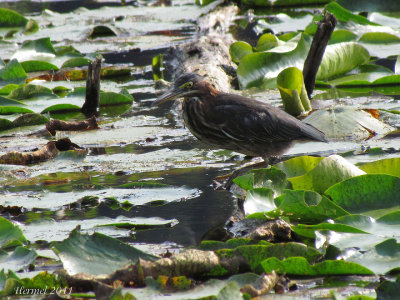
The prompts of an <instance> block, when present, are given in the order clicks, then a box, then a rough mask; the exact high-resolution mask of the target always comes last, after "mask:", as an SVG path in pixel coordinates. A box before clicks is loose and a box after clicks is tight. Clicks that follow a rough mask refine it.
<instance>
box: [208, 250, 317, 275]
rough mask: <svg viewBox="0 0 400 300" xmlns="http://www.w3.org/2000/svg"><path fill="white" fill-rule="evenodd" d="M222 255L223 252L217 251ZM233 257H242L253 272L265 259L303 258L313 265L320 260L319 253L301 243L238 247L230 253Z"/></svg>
mask: <svg viewBox="0 0 400 300" xmlns="http://www.w3.org/2000/svg"><path fill="white" fill-rule="evenodd" d="M216 253H217V254H218V253H221V254H222V253H224V250H222V251H220V252H219V251H217V252H216ZM232 254H233V255H235V254H236V255H241V256H244V257H245V258H246V259H247V260H248V262H249V264H250V267H251V269H252V270H253V271H254V270H256V269H257V267H258V265H259V264H260V263H261V262H262V261H264V260H265V259H267V258H270V257H275V258H277V259H286V258H289V257H293V256H301V257H304V258H305V259H306V260H307V261H308V262H309V263H314V262H316V261H317V260H318V259H320V258H321V256H322V255H321V253H320V252H318V250H316V249H315V248H313V247H308V246H306V245H304V244H301V243H278V244H273V245H245V246H239V247H237V248H236V249H234V250H233V251H232Z"/></svg>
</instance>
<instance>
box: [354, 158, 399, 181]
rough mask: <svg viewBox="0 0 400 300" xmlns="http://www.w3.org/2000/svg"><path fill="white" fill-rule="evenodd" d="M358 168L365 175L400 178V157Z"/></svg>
mask: <svg viewBox="0 0 400 300" xmlns="http://www.w3.org/2000/svg"><path fill="white" fill-rule="evenodd" d="M359 168H360V169H361V170H363V171H365V172H366V173H367V174H387V175H393V176H397V177H400V157H394V158H386V159H381V160H376V161H373V162H369V163H365V164H363V165H361V166H359Z"/></svg>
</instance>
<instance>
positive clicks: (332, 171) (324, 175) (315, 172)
mask: <svg viewBox="0 0 400 300" xmlns="http://www.w3.org/2000/svg"><path fill="white" fill-rule="evenodd" d="M363 174H365V172H364V171H362V170H360V169H359V168H357V167H356V166H355V165H353V164H351V163H350V162H348V161H347V160H346V159H344V158H343V157H341V156H339V155H331V156H329V157H326V158H324V159H323V160H321V162H320V163H319V164H318V165H317V166H316V167H315V168H314V169H312V170H311V171H309V172H307V173H306V174H304V175H301V176H297V177H291V178H289V179H288V180H289V181H290V182H291V183H292V186H293V189H303V190H313V191H316V192H319V193H322V192H324V191H325V190H326V189H327V188H329V187H330V186H332V185H334V184H336V183H338V182H341V181H343V180H345V179H348V178H350V177H354V176H359V175H363Z"/></svg>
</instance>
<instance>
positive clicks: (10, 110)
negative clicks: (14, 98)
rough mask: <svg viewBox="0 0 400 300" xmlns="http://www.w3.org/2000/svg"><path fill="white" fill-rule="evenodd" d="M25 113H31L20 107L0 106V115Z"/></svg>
mask: <svg viewBox="0 0 400 300" xmlns="http://www.w3.org/2000/svg"><path fill="white" fill-rule="evenodd" d="M0 101H1V100H0ZM26 113H33V111H32V110H30V109H27V108H25V107H20V106H0V115H13V114H26Z"/></svg>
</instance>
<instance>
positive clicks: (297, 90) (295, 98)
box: [276, 67, 311, 116]
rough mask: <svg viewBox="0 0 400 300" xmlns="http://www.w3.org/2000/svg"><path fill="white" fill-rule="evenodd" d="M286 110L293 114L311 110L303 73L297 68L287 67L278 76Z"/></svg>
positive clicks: (278, 83)
mask: <svg viewBox="0 0 400 300" xmlns="http://www.w3.org/2000/svg"><path fill="white" fill-rule="evenodd" d="M276 84H277V86H278V89H279V92H280V94H281V98H282V101H283V107H284V110H285V111H286V112H287V113H288V114H291V115H293V116H298V115H300V114H301V113H303V112H306V111H309V110H311V103H310V99H308V95H307V91H306V88H305V85H304V80H303V73H302V72H301V71H300V70H299V69H297V68H295V67H291V68H286V69H285V70H283V71H282V72H280V73H279V75H278V77H277V78H276Z"/></svg>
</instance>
